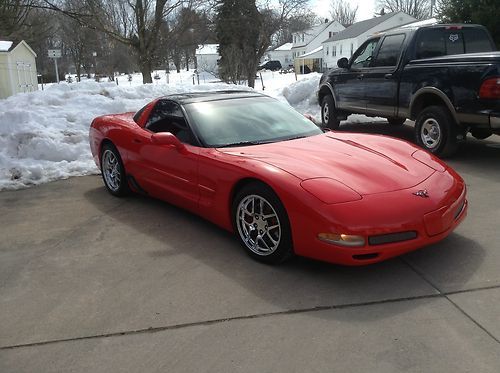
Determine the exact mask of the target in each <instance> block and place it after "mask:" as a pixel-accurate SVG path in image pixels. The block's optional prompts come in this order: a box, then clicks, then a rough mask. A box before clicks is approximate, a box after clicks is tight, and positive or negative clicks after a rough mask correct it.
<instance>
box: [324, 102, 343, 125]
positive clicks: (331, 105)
mask: <svg viewBox="0 0 500 373" xmlns="http://www.w3.org/2000/svg"><path fill="white" fill-rule="evenodd" d="M321 121H322V122H323V126H324V127H326V128H330V129H332V130H336V129H337V128H339V125H340V121H339V120H338V119H337V116H336V110H335V102H333V97H332V96H331V95H326V96H325V97H323V101H321Z"/></svg>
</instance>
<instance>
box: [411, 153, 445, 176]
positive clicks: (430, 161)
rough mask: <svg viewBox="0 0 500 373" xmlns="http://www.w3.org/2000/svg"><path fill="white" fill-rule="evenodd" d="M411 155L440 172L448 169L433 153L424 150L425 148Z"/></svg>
mask: <svg viewBox="0 0 500 373" xmlns="http://www.w3.org/2000/svg"><path fill="white" fill-rule="evenodd" d="M411 156H412V157H413V158H414V159H416V160H417V161H419V162H420V163H423V164H425V165H426V166H429V167H430V168H432V169H433V170H436V171H438V172H445V171H446V168H445V167H444V166H443V165H442V164H441V163H439V162H438V161H437V160H435V159H434V157H433V156H432V155H430V154H429V153H427V152H424V151H423V150H417V151H416V152H415V153H413V154H412V155H411Z"/></svg>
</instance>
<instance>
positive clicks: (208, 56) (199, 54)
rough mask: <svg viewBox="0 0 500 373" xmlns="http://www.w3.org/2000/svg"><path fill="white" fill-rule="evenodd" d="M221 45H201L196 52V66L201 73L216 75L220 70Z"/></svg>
mask: <svg viewBox="0 0 500 373" xmlns="http://www.w3.org/2000/svg"><path fill="white" fill-rule="evenodd" d="M218 48H219V44H204V45H199V46H198V48H197V49H196V52H195V57H196V66H197V69H198V70H199V71H206V72H209V73H215V72H217V70H218V65H217V61H218V60H219V58H220V56H219V52H218Z"/></svg>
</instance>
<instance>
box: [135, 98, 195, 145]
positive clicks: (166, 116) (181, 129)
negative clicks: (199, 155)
mask: <svg viewBox="0 0 500 373" xmlns="http://www.w3.org/2000/svg"><path fill="white" fill-rule="evenodd" d="M145 127H146V129H148V130H150V131H151V132H155V133H158V132H170V133H172V134H173V135H174V136H176V137H177V138H178V139H179V140H180V141H181V142H183V143H187V144H193V135H192V132H191V129H190V128H189V126H188V125H187V123H186V120H185V119H184V114H183V113H182V110H181V107H180V106H179V104H177V103H176V102H173V101H169V100H160V101H158V102H157V103H156V105H155V107H154V108H153V110H152V111H151V114H150V116H149V118H148V121H147V122H146V126H145Z"/></svg>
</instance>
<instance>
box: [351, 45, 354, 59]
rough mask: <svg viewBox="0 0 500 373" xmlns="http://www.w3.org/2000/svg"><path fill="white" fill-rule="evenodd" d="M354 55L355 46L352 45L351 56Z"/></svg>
mask: <svg viewBox="0 0 500 373" xmlns="http://www.w3.org/2000/svg"><path fill="white" fill-rule="evenodd" d="M353 54H354V44H353V43H351V56H352V55H353Z"/></svg>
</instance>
